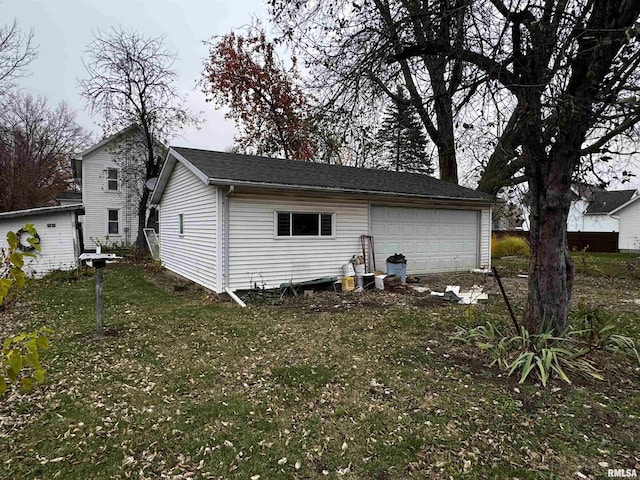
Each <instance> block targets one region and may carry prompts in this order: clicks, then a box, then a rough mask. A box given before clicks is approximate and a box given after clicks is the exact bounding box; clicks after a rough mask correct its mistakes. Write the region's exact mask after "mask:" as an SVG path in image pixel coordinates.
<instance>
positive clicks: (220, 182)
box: [208, 178, 495, 205]
mask: <svg viewBox="0 0 640 480" xmlns="http://www.w3.org/2000/svg"><path fill="white" fill-rule="evenodd" d="M208 184H209V185H217V186H226V185H233V186H234V187H254V188H256V187H257V188H268V189H282V190H297V191H307V192H331V193H355V194H363V195H382V196H401V197H403V198H420V199H424V200H440V201H457V202H463V201H464V202H472V203H474V204H484V205H492V204H494V203H495V201H494V200H493V199H490V198H486V199H485V198H465V197H450V196H438V195H419V194H414V193H402V192H383V191H377V190H366V189H349V188H340V187H319V186H310V185H291V184H281V183H268V182H250V181H246V180H242V181H241V180H233V179H229V178H209V179H208Z"/></svg>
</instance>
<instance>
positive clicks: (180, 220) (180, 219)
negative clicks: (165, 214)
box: [178, 213, 184, 237]
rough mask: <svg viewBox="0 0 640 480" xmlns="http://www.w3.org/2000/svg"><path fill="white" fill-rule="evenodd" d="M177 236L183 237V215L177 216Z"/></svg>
mask: <svg viewBox="0 0 640 480" xmlns="http://www.w3.org/2000/svg"><path fill="white" fill-rule="evenodd" d="M178 236H180V237H184V213H179V214H178Z"/></svg>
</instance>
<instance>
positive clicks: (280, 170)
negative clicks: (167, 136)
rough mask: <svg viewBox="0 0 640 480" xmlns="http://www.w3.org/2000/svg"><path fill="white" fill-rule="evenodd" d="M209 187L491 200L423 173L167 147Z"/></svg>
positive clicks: (481, 194)
mask: <svg viewBox="0 0 640 480" xmlns="http://www.w3.org/2000/svg"><path fill="white" fill-rule="evenodd" d="M172 148H173V150H174V151H175V152H176V153H178V154H179V155H181V156H183V157H184V158H185V159H187V160H188V161H189V162H190V163H191V164H193V166H194V167H196V168H197V169H198V170H200V171H201V172H202V173H203V174H204V175H205V176H206V177H208V178H209V180H210V181H212V182H213V183H217V182H219V183H221V184H224V183H225V181H226V182H230V183H247V184H268V185H270V186H282V187H297V188H308V189H310V190H314V189H331V190H340V191H345V192H363V193H387V194H388V193H391V194H393V193H395V194H402V195H415V196H420V197H427V198H433V199H460V200H472V201H484V202H491V201H492V198H491V196H489V195H487V194H485V193H481V192H477V191H475V190H471V189H469V188H464V187H461V186H459V185H456V184H454V183H450V182H445V181H442V180H439V179H437V178H433V177H429V176H427V175H420V174H415V173H403V172H392V171H386V170H375V169H369V168H355V167H344V166H340V165H329V164H326V163H313V162H301V161H297V160H283V159H279V158H269V157H259V156H255V155H240V154H236V153H222V152H212V151H209V150H196V149H192V148H181V147H172Z"/></svg>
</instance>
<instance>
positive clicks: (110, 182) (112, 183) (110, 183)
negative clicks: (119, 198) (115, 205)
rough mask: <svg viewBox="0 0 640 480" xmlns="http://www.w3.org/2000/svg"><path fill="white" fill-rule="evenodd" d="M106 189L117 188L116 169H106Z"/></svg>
mask: <svg viewBox="0 0 640 480" xmlns="http://www.w3.org/2000/svg"><path fill="white" fill-rule="evenodd" d="M107 190H118V169H117V168H108V169H107Z"/></svg>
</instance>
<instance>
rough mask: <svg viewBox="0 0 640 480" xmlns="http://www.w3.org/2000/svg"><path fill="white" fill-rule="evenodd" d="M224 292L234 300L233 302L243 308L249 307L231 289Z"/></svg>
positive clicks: (227, 288)
mask: <svg viewBox="0 0 640 480" xmlns="http://www.w3.org/2000/svg"><path fill="white" fill-rule="evenodd" d="M224 291H225V292H227V295H229V296H230V297H231V298H232V299H233V301H234V302H236V303H237V304H238V305H240V306H241V307H242V308H244V307H246V306H247V304H246V303H244V302H243V301H242V300H241V299H240V297H239V296H237V295H236V294H235V293H233V291H232V290H231V289H230V288H229V287H225V289H224Z"/></svg>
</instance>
